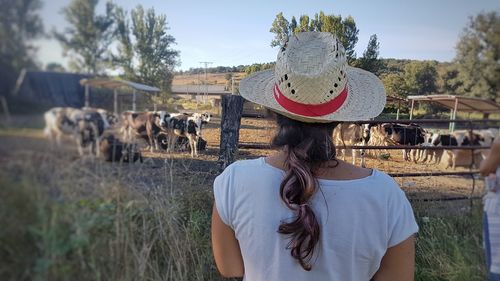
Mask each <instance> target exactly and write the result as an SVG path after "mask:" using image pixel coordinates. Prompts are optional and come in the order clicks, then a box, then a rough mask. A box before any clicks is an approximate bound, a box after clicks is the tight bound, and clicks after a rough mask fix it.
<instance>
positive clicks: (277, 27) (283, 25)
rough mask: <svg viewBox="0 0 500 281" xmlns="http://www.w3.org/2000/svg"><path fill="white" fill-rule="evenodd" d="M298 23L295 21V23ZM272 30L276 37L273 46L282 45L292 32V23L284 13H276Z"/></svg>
mask: <svg viewBox="0 0 500 281" xmlns="http://www.w3.org/2000/svg"><path fill="white" fill-rule="evenodd" d="M296 24H297V23H296V22H295V25H296ZM269 31H270V32H272V33H274V39H273V41H271V47H276V46H281V44H283V43H284V42H285V41H286V40H287V39H288V37H289V36H290V34H291V33H292V32H290V24H289V23H288V21H287V20H286V19H285V17H284V16H283V13H279V14H277V15H276V19H274V21H273V24H272V26H271V29H270V30H269Z"/></svg>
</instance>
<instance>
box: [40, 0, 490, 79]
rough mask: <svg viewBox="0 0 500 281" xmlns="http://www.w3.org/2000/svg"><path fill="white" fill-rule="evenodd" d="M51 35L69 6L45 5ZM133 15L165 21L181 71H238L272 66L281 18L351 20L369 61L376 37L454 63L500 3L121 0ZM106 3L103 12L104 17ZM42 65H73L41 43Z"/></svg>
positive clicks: (50, 43)
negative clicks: (459, 46)
mask: <svg viewBox="0 0 500 281" xmlns="http://www.w3.org/2000/svg"><path fill="white" fill-rule="evenodd" d="M43 2H44V7H43V9H42V19H43V21H44V25H45V29H46V30H47V31H51V30H53V29H56V30H58V31H62V30H63V29H64V28H65V27H66V26H67V23H66V21H65V20H64V17H63V15H62V14H61V10H62V9H63V7H64V6H66V5H67V4H68V3H69V2H70V0H43ZM113 2H114V3H116V4H118V5H120V6H122V7H124V8H125V9H126V10H129V11H130V10H131V9H133V8H134V7H136V6H137V5H139V4H141V5H143V7H144V8H146V9H147V8H151V7H153V8H154V9H155V11H156V14H165V15H166V17H167V21H168V27H169V28H170V29H169V30H168V32H169V34H171V35H172V36H173V37H174V38H175V39H176V43H177V44H176V45H174V49H176V50H179V51H180V61H181V64H180V65H179V66H178V67H177V70H187V69H189V68H196V67H202V66H203V65H202V64H201V63H200V62H212V64H210V66H237V65H248V64H252V63H263V62H271V61H274V60H275V59H276V55H277V52H278V50H277V48H272V47H271V46H270V42H271V40H272V39H273V34H272V33H270V32H269V29H270V28H271V24H272V22H273V21H274V19H275V17H276V14H278V13H279V12H283V14H284V16H285V17H286V18H287V19H288V20H290V19H291V17H292V16H295V17H296V18H298V17H300V15H303V14H305V15H309V16H310V17H312V16H314V14H315V13H318V12H319V11H323V12H325V14H335V15H341V16H342V17H347V16H349V15H351V16H352V17H353V18H354V20H355V22H356V25H357V27H358V29H359V35H358V38H359V41H358V43H357V45H356V48H355V50H356V53H357V55H358V57H359V56H361V55H362V54H363V51H364V50H365V49H366V46H367V44H368V39H369V38H370V35H372V34H377V37H378V40H379V42H380V57H383V58H398V59H418V60H437V61H451V60H452V59H453V58H454V56H455V45H456V43H457V41H458V39H459V36H460V34H461V32H462V30H463V28H464V27H465V26H466V25H467V23H468V21H469V18H470V17H471V16H474V15H476V14H478V13H480V12H487V11H498V12H500V1H498V0H419V1H409V0H406V1H403V0H384V1H382V0H364V1H359V0H342V1H338V0H307V1H298V0H287V1H286V0H275V1H271V0H267V1H265V0H249V1H238V0H231V1H229V0H212V1H207V0H141V1H135V0H114V1H113ZM104 3H105V0H101V1H100V4H99V7H98V13H103V12H104ZM36 44H37V45H38V46H39V51H38V59H39V61H40V63H42V64H43V65H46V64H47V63H50V62H58V63H61V64H63V65H64V66H67V61H68V59H67V58H66V57H64V56H63V51H62V48H61V46H60V45H59V43H58V42H57V41H55V40H54V39H50V38H45V39H41V40H38V41H37V42H36Z"/></svg>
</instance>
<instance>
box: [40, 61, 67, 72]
mask: <svg viewBox="0 0 500 281" xmlns="http://www.w3.org/2000/svg"><path fill="white" fill-rule="evenodd" d="M45 70H47V71H54V72H66V69H65V68H64V66H62V64H60V63H57V62H51V63H48V64H47V65H46V66H45Z"/></svg>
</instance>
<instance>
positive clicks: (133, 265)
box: [0, 119, 485, 281]
mask: <svg viewBox="0 0 500 281" xmlns="http://www.w3.org/2000/svg"><path fill="white" fill-rule="evenodd" d="M218 122H219V120H215V121H214V122H212V123H211V124H209V126H208V127H207V129H206V131H205V132H204V138H206V139H207V140H208V141H209V150H208V152H205V153H203V154H202V155H201V156H200V157H199V158H198V159H189V158H186V157H187V154H186V153H178V154H174V155H170V156H167V155H166V154H164V153H145V156H146V157H148V160H147V161H146V162H145V163H144V164H136V165H126V164H124V165H120V164H109V163H102V162H100V161H95V160H93V159H91V158H83V159H82V158H78V157H77V156H76V151H75V149H74V147H73V145H72V143H70V144H69V147H65V149H63V150H61V151H59V152H49V151H47V145H46V143H45V142H43V141H41V140H40V139H38V138H20V137H19V136H17V135H16V136H15V137H12V136H11V137H4V136H0V154H1V155H2V157H3V158H2V161H0V186H1V188H0V225H2V228H0V280H68V279H71V280H77V281H78V280H153V281H156V280H181V281H182V280H222V278H221V277H220V276H219V274H218V273H217V271H216V269H215V266H214V263H213V257H212V253H211V249H210V235H209V233H210V229H209V227H210V215H211V207H212V200H213V194H212V191H211V186H212V182H213V179H214V178H215V176H216V175H217V173H218V171H217V170H216V165H214V163H215V161H216V158H217V157H216V155H217V149H216V148H217V146H218V135H219V134H220V131H219V129H218V128H217V127H218V126H217V123H218ZM273 130H274V125H273V124H272V123H271V122H269V121H267V120H262V119H243V123H242V129H241V137H242V141H244V142H254V141H260V142H266V141H268V140H270V138H271V137H272V135H273ZM269 153H272V151H271V150H241V151H240V156H239V157H240V158H254V157H258V156H260V155H266V154H269ZM368 163H369V165H372V166H371V167H376V168H379V169H381V170H388V171H396V172H401V171H413V172H415V171H425V170H429V169H436V166H426V165H420V164H413V163H408V162H404V161H402V160H401V159H399V158H398V157H394V159H391V161H383V160H379V159H370V160H369V162H368ZM398 181H399V182H400V184H401V185H402V186H403V188H404V189H406V191H407V192H408V194H409V196H410V198H420V197H429V196H451V195H464V194H470V192H471V189H470V180H468V179H457V178H430V177H429V178H409V179H405V180H398ZM478 191H480V188H478V189H477V190H476V192H478ZM465 203H466V204H464V203H463V202H462V203H460V204H458V205H457V204H456V203H447V202H434V203H426V202H414V203H413V207H414V208H415V210H416V214H417V219H418V221H419V225H420V228H421V229H420V233H419V237H418V239H417V257H416V261H417V272H416V280H422V281H423V280H425V281H434V280H436V281H438V280H439V281H440V280H453V281H462V280H463V281H470V280H478V281H479V280H485V271H484V266H483V264H484V261H483V254H482V249H481V241H482V238H481V207H480V204H478V203H477V202H476V204H475V205H474V206H472V207H470V206H469V205H468V204H467V202H465Z"/></svg>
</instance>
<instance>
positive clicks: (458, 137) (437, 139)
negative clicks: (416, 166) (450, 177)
mask: <svg viewBox="0 0 500 281" xmlns="http://www.w3.org/2000/svg"><path fill="white" fill-rule="evenodd" d="M491 141H492V139H491V137H490V136H489V135H488V136H487V135H485V134H483V133H481V132H478V131H472V132H471V131H467V130H460V131H455V132H453V133H450V134H438V133H436V134H433V136H432V144H433V145H434V146H456V147H460V146H489V145H491ZM478 153H481V151H478ZM436 154H437V159H436V163H439V162H441V157H442V154H443V151H442V150H441V151H436ZM446 154H447V155H448V162H447V165H446V168H449V167H451V168H453V169H455V167H456V163H457V162H463V161H461V159H460V158H459V157H460V155H463V154H460V150H458V149H447V150H446ZM467 155H470V154H467Z"/></svg>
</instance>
